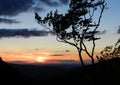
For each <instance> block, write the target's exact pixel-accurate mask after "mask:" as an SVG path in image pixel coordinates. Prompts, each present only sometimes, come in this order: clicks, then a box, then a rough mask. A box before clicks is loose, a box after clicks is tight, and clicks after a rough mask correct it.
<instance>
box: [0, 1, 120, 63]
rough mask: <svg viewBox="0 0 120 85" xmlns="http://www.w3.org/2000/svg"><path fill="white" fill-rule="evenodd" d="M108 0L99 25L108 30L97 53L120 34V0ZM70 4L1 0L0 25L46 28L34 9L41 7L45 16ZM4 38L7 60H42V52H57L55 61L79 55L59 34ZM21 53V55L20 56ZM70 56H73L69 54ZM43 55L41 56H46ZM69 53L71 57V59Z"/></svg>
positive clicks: (0, 46)
mask: <svg viewBox="0 0 120 85" xmlns="http://www.w3.org/2000/svg"><path fill="white" fill-rule="evenodd" d="M106 2H107V9H105V11H104V13H103V18H102V20H101V25H100V28H99V29H100V30H101V31H104V30H105V34H103V35H100V37H101V39H100V40H98V41H97V42H96V44H97V46H96V49H97V51H96V53H97V52H99V51H100V50H101V49H103V48H104V47H105V46H106V45H113V44H114V43H115V42H116V41H117V40H118V38H120V32H119V33H117V31H118V30H119V29H120V28H119V25H120V18H119V17H120V10H119V8H120V5H119V3H120V0H106ZM68 4H69V0H0V29H3V28H4V29H31V28H32V29H34V28H35V29H39V30H44V29H45V28H43V27H42V26H40V25H39V24H38V23H37V22H36V20H35V18H34V12H36V11H37V12H38V14H39V15H40V16H42V17H44V16H45V15H46V14H47V13H48V12H50V11H51V10H53V11H54V10H56V9H58V11H59V12H60V13H65V12H66V10H67V8H68ZM19 31H20V30H19ZM27 33H29V34H30V31H27ZM41 33H42V32H41ZM1 36H3V35H1ZM32 36H33V35H32ZM0 42H1V44H0V53H1V55H0V56H2V57H3V58H4V59H5V60H7V59H8V61H27V59H28V61H32V60H33V61H35V60H36V59H39V60H40V58H39V57H40V56H42V57H47V58H48V57H52V56H53V57H52V59H53V60H51V61H52V62H53V61H54V60H56V61H59V59H62V60H61V62H71V61H72V62H73V61H74V60H77V59H78V58H77V57H75V56H77V52H76V49H74V48H73V47H71V46H69V45H66V44H63V43H59V42H57V41H56V39H55V36H39V37H30V38H16V37H14V36H13V37H12V38H4V36H3V37H2V39H1V40H0ZM30 52H31V53H30ZM6 53H7V54H6ZM18 54H20V56H17V55H18ZM12 56H13V57H12ZM22 56H23V57H24V58H23V57H22ZM26 56H28V57H26ZM31 56H33V57H31ZM56 56H57V57H56ZM60 56H64V58H60ZM69 56H71V57H70V58H69ZM25 57H26V58H25ZM36 57H37V58H36ZM42 57H41V59H43V60H44V58H42ZM67 57H68V58H69V60H67V59H68V58H67ZM34 58H35V59H34ZM48 59H49V58H48ZM59 62H60V61H59Z"/></svg>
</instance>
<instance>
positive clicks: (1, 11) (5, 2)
mask: <svg viewBox="0 0 120 85" xmlns="http://www.w3.org/2000/svg"><path fill="white" fill-rule="evenodd" d="M33 4H34V2H33V0H0V16H15V15H17V14H19V13H22V12H26V11H28V10H29V9H30V8H31V7H32V5H33Z"/></svg>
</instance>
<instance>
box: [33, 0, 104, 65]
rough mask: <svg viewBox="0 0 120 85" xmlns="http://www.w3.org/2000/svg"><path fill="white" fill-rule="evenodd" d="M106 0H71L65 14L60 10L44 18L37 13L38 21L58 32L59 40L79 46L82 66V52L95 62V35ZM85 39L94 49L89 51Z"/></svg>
mask: <svg viewBox="0 0 120 85" xmlns="http://www.w3.org/2000/svg"><path fill="white" fill-rule="evenodd" d="M105 5H106V4H105V1H104V0H71V2H70V4H69V9H68V11H67V13H65V14H59V13H58V10H56V11H55V12H52V11H51V12H50V13H48V14H47V16H46V17H44V18H43V19H42V18H41V17H40V16H39V15H38V14H37V13H35V19H36V20H37V21H38V23H39V24H40V25H42V26H44V27H46V28H48V29H49V30H50V31H51V32H53V33H55V34H56V36H57V37H56V39H57V41H59V42H63V43H68V44H70V45H72V46H74V47H76V48H77V51H78V54H79V58H80V61H81V64H82V66H84V63H83V59H82V52H83V51H84V52H85V53H87V54H88V56H89V57H90V58H91V59H92V63H94V59H93V54H94V49H95V40H98V39H100V38H97V37H95V34H96V33H98V31H97V29H98V27H99V25H100V21H101V18H102V14H103V11H104V8H105ZM85 41H91V42H92V44H93V47H92V51H91V52H89V51H88V48H87V46H86V45H85Z"/></svg>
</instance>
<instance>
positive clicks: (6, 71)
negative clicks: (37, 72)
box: [0, 58, 33, 85]
mask: <svg viewBox="0 0 120 85" xmlns="http://www.w3.org/2000/svg"><path fill="white" fill-rule="evenodd" d="M29 83H33V81H32V80H31V79H30V78H29V77H27V76H26V75H24V74H23V73H22V72H20V71H19V70H17V69H15V68H13V67H12V66H11V65H10V64H8V63H6V62H4V61H3V60H2V59H1V58H0V85H8V84H10V85H24V84H29Z"/></svg>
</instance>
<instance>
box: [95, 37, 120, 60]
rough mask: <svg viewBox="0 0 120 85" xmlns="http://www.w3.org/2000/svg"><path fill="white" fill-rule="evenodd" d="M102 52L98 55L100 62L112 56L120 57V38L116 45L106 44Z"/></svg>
mask: <svg viewBox="0 0 120 85" xmlns="http://www.w3.org/2000/svg"><path fill="white" fill-rule="evenodd" d="M100 54H101V56H96V57H97V60H98V62H103V61H108V60H110V59H112V58H120V39H119V40H118V41H117V43H116V44H115V45H114V46H106V47H105V48H104V49H103V50H102V51H101V52H100Z"/></svg>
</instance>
